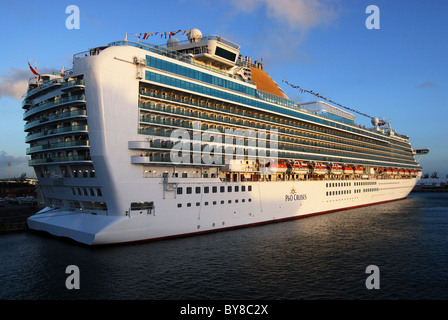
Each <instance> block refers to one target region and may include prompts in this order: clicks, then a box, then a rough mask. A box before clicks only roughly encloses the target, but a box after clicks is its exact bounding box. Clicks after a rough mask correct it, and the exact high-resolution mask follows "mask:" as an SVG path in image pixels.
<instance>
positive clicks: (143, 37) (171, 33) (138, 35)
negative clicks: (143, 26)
mask: <svg viewBox="0 0 448 320" xmlns="http://www.w3.org/2000/svg"><path fill="white" fill-rule="evenodd" d="M179 32H182V35H185V34H187V36H188V35H189V34H190V30H180V29H179V30H177V31H162V32H159V31H157V32H145V33H136V34H135V36H134V39H141V40H146V39H148V38H149V37H151V36H156V35H158V34H160V38H163V36H165V39H166V36H167V35H168V37H169V38H171V36H175V35H176V34H178V33H179Z"/></svg>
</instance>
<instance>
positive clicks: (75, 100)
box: [23, 94, 86, 120]
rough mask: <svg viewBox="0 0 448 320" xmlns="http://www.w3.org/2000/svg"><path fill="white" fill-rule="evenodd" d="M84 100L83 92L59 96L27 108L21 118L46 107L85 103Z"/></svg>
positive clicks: (25, 117)
mask: <svg viewBox="0 0 448 320" xmlns="http://www.w3.org/2000/svg"><path fill="white" fill-rule="evenodd" d="M85 102H86V96H85V95H84V94H80V95H75V96H70V97H66V98H60V99H56V100H53V101H49V102H46V103H44V104H41V105H39V106H36V107H34V108H31V109H29V110H28V111H26V112H25V113H24V114H23V119H24V120H26V119H27V118H28V117H29V116H31V115H33V114H35V113H38V112H40V111H43V110H45V109H48V108H52V107H55V106H61V105H64V104H74V103H85Z"/></svg>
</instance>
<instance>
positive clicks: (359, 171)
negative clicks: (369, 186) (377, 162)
mask: <svg viewBox="0 0 448 320" xmlns="http://www.w3.org/2000/svg"><path fill="white" fill-rule="evenodd" d="M363 173H364V170H362V168H360V167H356V168H355V174H363Z"/></svg>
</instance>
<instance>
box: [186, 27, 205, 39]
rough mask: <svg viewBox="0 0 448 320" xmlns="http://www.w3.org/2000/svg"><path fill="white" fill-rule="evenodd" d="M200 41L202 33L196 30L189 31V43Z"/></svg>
mask: <svg viewBox="0 0 448 320" xmlns="http://www.w3.org/2000/svg"><path fill="white" fill-rule="evenodd" d="M201 39H202V33H201V31H199V30H198V29H191V30H190V34H189V35H188V40H190V42H198V41H199V40H201Z"/></svg>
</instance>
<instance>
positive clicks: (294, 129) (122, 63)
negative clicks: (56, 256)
mask: <svg viewBox="0 0 448 320" xmlns="http://www.w3.org/2000/svg"><path fill="white" fill-rule="evenodd" d="M23 108H24V111H25V113H24V120H25V121H26V124H25V131H26V132H27V133H28V135H27V137H26V142H28V143H29V144H30V147H29V148H28V149H27V153H28V154H29V155H30V156H31V160H30V165H32V166H33V167H34V169H35V171H36V175H37V177H38V178H39V185H40V188H41V191H42V193H43V197H44V199H45V201H46V204H47V208H45V209H44V210H42V211H41V212H39V213H37V214H36V215H34V216H32V217H30V218H29V220H28V225H29V227H30V228H31V229H36V230H43V231H47V232H49V233H51V234H54V235H58V236H64V237H68V238H72V239H74V240H76V241H79V242H82V243H86V244H108V243H118V242H130V241H142V240H149V239H159V238H166V237H174V236H182V235H188V234H194V233H201V232H211V231H218V230H222V229H226V228H235V227H242V226H249V225H255V224H261V223H268V222H271V221H278V220H284V219H292V218H298V217H303V216H307V215H312V214H318V213H323V212H329V211H335V210H341V209H345V208H352V207H357V206H364V205H370V204H375V203H381V202H385V201H392V200H397V199H402V198H405V197H406V196H407V195H408V193H409V192H410V191H411V190H412V188H413V187H414V185H415V183H416V182H417V181H418V179H419V178H420V176H421V170H422V169H421V166H420V165H419V164H418V162H417V161H416V160H415V159H414V156H415V155H416V154H417V153H418V154H421V153H424V152H427V150H426V151H425V150H418V151H417V150H413V149H412V147H411V145H410V143H409V138H408V137H407V136H404V135H401V134H397V133H395V132H394V131H393V130H392V129H391V128H390V127H388V126H386V125H384V123H381V121H380V120H378V119H373V121H372V123H373V125H374V128H371V129H366V128H364V127H361V126H359V125H357V124H355V117H354V116H353V115H352V114H351V113H349V112H346V111H344V110H342V109H341V108H337V107H335V106H333V105H331V104H329V103H327V102H325V101H315V102H310V103H307V104H296V103H294V102H293V101H292V100H290V99H289V98H288V97H287V95H286V94H285V93H284V92H283V90H282V89H281V88H280V86H279V85H278V84H277V83H276V82H275V81H273V80H272V79H271V78H270V77H269V75H268V74H267V73H266V72H265V71H264V70H263V65H262V63H260V62H258V61H254V62H253V63H252V61H251V59H250V58H249V57H244V58H243V56H242V55H241V54H240V47H239V46H238V45H237V44H234V43H233V42H231V41H229V40H226V39H223V38H222V37H219V36H202V34H201V32H200V31H199V30H197V29H192V30H191V32H189V37H188V40H187V41H183V42H181V41H179V40H177V39H176V38H174V37H171V38H170V39H169V40H168V42H167V44H166V45H154V44H151V43H146V42H142V41H140V42H133V41H128V40H127V39H125V40H123V41H118V42H113V43H110V44H109V45H107V46H103V47H98V48H93V49H90V50H88V51H86V52H82V53H78V54H75V55H74V59H73V69H71V70H67V71H62V72H59V73H55V74H52V75H43V76H42V78H40V77H39V78H32V79H31V80H30V83H29V88H28V92H27V95H26V97H25V99H24V101H23Z"/></svg>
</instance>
